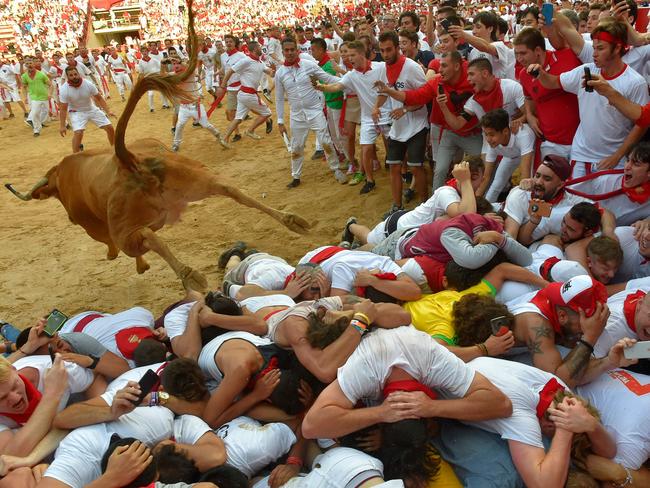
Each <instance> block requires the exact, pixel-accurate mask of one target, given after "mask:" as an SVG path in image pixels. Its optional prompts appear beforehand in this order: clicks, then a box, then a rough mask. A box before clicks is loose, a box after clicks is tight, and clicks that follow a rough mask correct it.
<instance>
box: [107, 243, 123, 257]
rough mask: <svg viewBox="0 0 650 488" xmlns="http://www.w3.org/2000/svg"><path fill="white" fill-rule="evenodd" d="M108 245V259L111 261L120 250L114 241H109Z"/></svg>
mask: <svg viewBox="0 0 650 488" xmlns="http://www.w3.org/2000/svg"><path fill="white" fill-rule="evenodd" d="M106 245H107V246H108V252H107V253H106V259H108V260H109V261H112V260H113V259H115V258H116V257H117V255H118V254H119V253H120V250H119V249H118V248H117V246H116V245H115V244H113V241H111V242H108V243H107V244H106Z"/></svg>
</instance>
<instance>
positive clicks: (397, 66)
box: [386, 56, 406, 86]
mask: <svg viewBox="0 0 650 488" xmlns="http://www.w3.org/2000/svg"><path fill="white" fill-rule="evenodd" d="M405 62H406V56H398V57H397V61H395V62H394V63H393V64H388V63H386V78H387V79H388V84H389V85H390V86H395V83H397V79H398V78H399V75H400V73H401V72H402V68H403V67H404V63H405Z"/></svg>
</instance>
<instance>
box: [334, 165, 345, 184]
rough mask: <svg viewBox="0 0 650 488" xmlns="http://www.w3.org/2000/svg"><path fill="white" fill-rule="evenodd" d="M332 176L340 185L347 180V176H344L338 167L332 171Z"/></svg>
mask: <svg viewBox="0 0 650 488" xmlns="http://www.w3.org/2000/svg"><path fill="white" fill-rule="evenodd" d="M334 178H336V181H338V182H339V183H341V184H342V185H344V184H345V183H347V182H348V177H347V176H345V174H344V173H343V171H341V170H340V169H337V170H336V171H334Z"/></svg>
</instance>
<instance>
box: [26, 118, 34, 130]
mask: <svg viewBox="0 0 650 488" xmlns="http://www.w3.org/2000/svg"><path fill="white" fill-rule="evenodd" d="M25 123H26V124H27V125H28V126H30V127H31V128H32V129H33V128H34V123H33V122H32V121H31V120H27V119H25Z"/></svg>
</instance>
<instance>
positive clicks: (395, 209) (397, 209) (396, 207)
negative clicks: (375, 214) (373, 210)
mask: <svg viewBox="0 0 650 488" xmlns="http://www.w3.org/2000/svg"><path fill="white" fill-rule="evenodd" d="M400 210H404V207H402V206H401V205H397V204H396V203H393V205H392V207H390V210H389V211H388V212H386V213H385V214H384V216H383V217H382V220H386V219H387V218H388V217H390V216H391V215H393V214H394V213H395V212H399V211H400Z"/></svg>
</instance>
